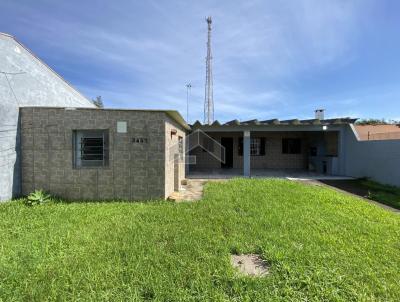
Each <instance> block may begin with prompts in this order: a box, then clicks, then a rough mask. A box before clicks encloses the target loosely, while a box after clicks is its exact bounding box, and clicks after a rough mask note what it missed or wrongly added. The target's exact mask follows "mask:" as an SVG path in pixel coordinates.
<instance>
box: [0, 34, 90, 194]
mask: <svg viewBox="0 0 400 302" xmlns="http://www.w3.org/2000/svg"><path fill="white" fill-rule="evenodd" d="M0 66H1V71H3V72H7V74H0V201H5V200H9V199H11V198H12V197H17V196H18V195H20V193H21V173H20V172H21V166H20V128H19V127H20V125H19V116H18V114H19V107H22V106H60V107H94V105H93V104H92V103H91V102H90V101H89V100H87V99H86V98H85V97H84V96H83V95H81V94H80V93H79V92H78V91H76V90H75V89H74V88H73V87H71V86H70V85H69V84H68V83H66V82H65V81H64V80H63V79H62V78H61V77H60V76H58V75H57V74H56V73H55V72H54V71H52V70H51V69H50V68H49V67H47V66H46V65H45V64H43V62H41V61H40V60H39V59H37V58H36V57H35V56H33V55H32V53H30V52H29V51H28V50H27V49H26V48H24V47H23V46H22V45H21V44H19V43H18V42H17V41H16V40H14V38H13V37H10V36H8V35H4V34H1V33H0Z"/></svg>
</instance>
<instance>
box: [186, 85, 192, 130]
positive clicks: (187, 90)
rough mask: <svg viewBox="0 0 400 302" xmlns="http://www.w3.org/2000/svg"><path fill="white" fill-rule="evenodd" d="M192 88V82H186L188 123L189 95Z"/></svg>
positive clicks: (187, 114) (187, 116)
mask: <svg viewBox="0 0 400 302" xmlns="http://www.w3.org/2000/svg"><path fill="white" fill-rule="evenodd" d="M191 89H192V84H190V83H187V84H186V123H189V95H190V90H191Z"/></svg>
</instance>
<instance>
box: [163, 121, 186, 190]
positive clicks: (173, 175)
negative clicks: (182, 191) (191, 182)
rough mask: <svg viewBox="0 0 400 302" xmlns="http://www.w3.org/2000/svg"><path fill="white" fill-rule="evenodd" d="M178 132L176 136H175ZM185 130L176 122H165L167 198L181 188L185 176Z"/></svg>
mask: <svg viewBox="0 0 400 302" xmlns="http://www.w3.org/2000/svg"><path fill="white" fill-rule="evenodd" d="M175 131H176V134H173V133H174V132H175ZM179 137H181V138H182V151H183V152H182V153H181V152H180V151H179ZM185 137H186V132H185V130H184V129H183V128H182V127H181V126H180V125H178V124H177V123H176V122H175V121H173V120H172V119H170V118H167V120H166V122H165V198H167V197H169V196H170V195H171V194H172V193H173V192H174V191H175V190H176V188H179V186H180V184H181V181H182V180H183V179H184V178H185V177H186V175H185V158H184V157H185Z"/></svg>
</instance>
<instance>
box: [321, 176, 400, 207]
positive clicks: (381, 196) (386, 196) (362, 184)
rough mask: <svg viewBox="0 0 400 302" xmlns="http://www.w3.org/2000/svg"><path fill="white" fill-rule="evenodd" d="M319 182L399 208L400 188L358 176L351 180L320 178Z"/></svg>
mask: <svg viewBox="0 0 400 302" xmlns="http://www.w3.org/2000/svg"><path fill="white" fill-rule="evenodd" d="M320 182H322V183H324V184H326V185H328V186H331V187H335V188H337V189H340V190H343V191H346V192H349V193H351V194H354V195H357V196H360V197H363V198H367V199H370V200H373V201H376V202H379V203H382V204H385V205H387V206H390V207H393V208H395V209H398V210H400V188H398V187H394V186H390V185H383V184H380V183H377V182H375V181H372V180H369V179H366V178H360V179H352V180H320Z"/></svg>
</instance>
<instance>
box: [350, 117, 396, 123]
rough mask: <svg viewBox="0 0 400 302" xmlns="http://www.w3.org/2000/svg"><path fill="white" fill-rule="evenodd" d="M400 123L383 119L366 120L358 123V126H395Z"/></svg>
mask: <svg viewBox="0 0 400 302" xmlns="http://www.w3.org/2000/svg"><path fill="white" fill-rule="evenodd" d="M399 123H400V121H395V120H385V119H384V118H383V119H375V118H366V119H361V120H358V121H357V122H356V124H357V125H393V124H395V125H396V124H399Z"/></svg>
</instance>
